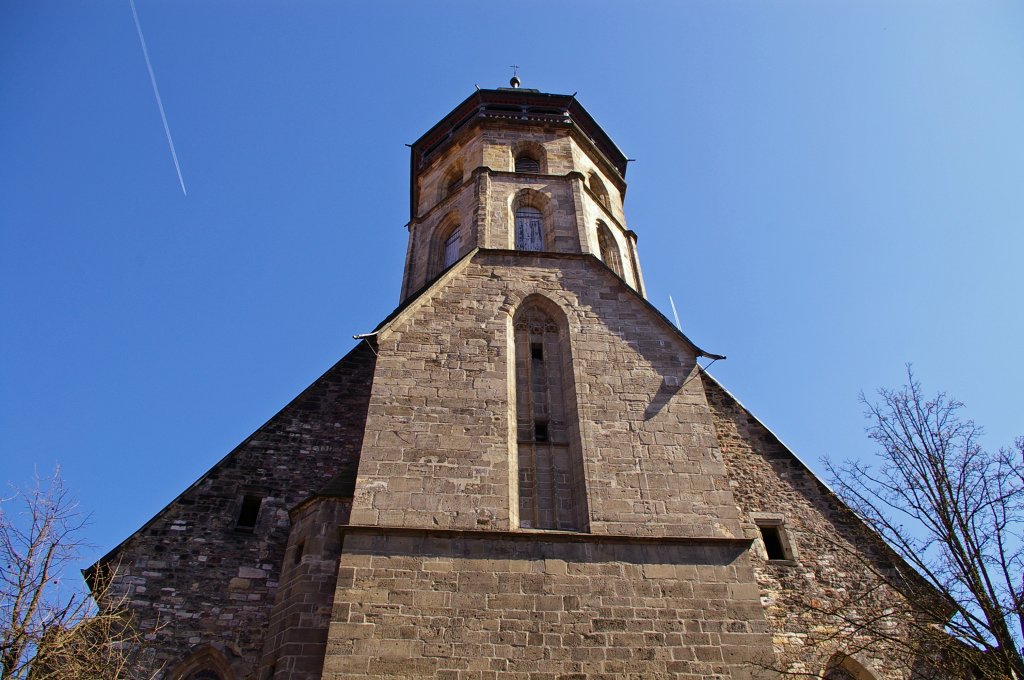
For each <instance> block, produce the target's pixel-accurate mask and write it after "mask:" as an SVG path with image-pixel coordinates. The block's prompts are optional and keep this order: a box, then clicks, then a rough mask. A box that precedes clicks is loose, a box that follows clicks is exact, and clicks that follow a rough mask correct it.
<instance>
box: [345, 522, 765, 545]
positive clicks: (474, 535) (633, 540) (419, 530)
mask: <svg viewBox="0 0 1024 680" xmlns="http://www.w3.org/2000/svg"><path fill="white" fill-rule="evenodd" d="M338 529H339V530H340V531H341V532H342V533H361V534H377V535H379V536H389V535H390V536H437V537H441V538H462V539H477V540H505V541H527V542H533V541H537V540H538V539H541V540H545V541H551V542H558V543H618V544H666V545H714V546H734V547H737V548H748V547H750V545H751V544H752V543H753V542H754V541H753V539H751V538H726V537H720V536H704V537H688V536H632V535H630V534H590V533H581V532H577V531H556V530H545V529H521V530H519V531H499V530H495V529H435V528H433V527H400V526H382V525H377V524H344V525H341V526H339V527H338Z"/></svg>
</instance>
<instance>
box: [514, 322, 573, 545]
mask: <svg viewBox="0 0 1024 680" xmlns="http://www.w3.org/2000/svg"><path fill="white" fill-rule="evenodd" d="M514 327H515V360H516V432H517V436H516V442H517V449H516V450H517V452H518V453H517V456H518V466H519V477H518V495H519V526H520V527H522V528H524V529H560V530H563V531H585V530H586V529H585V527H586V519H585V518H586V515H587V510H586V507H587V506H586V493H585V491H584V484H583V465H582V460H581V458H580V454H579V451H578V446H575V445H574V440H575V438H577V437H578V430H577V429H576V428H575V427H574V425H575V423H574V422H573V420H574V419H575V417H576V416H575V413H576V411H575V408H572V407H571V402H570V399H571V395H572V394H574V390H573V389H572V385H571V380H572V371H571V368H570V367H567V365H566V362H567V359H568V357H567V353H566V349H565V347H564V342H563V341H564V340H565V336H564V329H561V328H560V327H559V324H558V323H557V322H556V321H555V320H554V318H552V317H551V315H549V314H548V313H547V312H545V311H544V309H542V308H541V307H540V306H539V305H537V304H536V303H534V304H527V305H524V308H523V309H521V310H520V311H519V313H517V314H516V317H515V320H514ZM576 443H577V444H578V441H577V442H576Z"/></svg>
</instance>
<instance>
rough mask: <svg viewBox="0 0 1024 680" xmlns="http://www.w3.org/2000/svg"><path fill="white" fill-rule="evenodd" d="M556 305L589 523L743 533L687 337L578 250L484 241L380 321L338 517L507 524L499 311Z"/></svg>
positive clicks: (506, 390)
mask: <svg viewBox="0 0 1024 680" xmlns="http://www.w3.org/2000/svg"><path fill="white" fill-rule="evenodd" d="M531 294H542V295H545V296H547V297H548V299H549V300H551V301H552V302H553V303H554V304H556V305H557V306H559V307H560V308H561V309H562V310H563V312H564V313H565V314H566V316H567V320H568V325H569V329H570V332H569V333H568V334H567V341H568V342H569V343H570V346H569V347H567V348H565V353H564V355H565V356H567V357H570V359H571V361H572V365H573V367H574V370H575V385H576V390H577V398H578V402H579V413H580V420H581V423H580V428H581V440H582V450H583V458H584V465H585V468H586V488H587V496H588V506H589V508H590V513H591V517H590V529H591V531H592V532H593V533H604V534H627V535H649V536H685V537H733V538H737V537H743V536H744V533H743V529H742V526H741V524H740V521H739V510H738V508H737V506H736V502H735V500H734V499H733V497H732V493H731V491H730V487H729V482H728V479H727V477H726V474H725V467H724V465H723V463H722V460H721V455H720V453H719V451H718V444H717V441H716V440H715V436H714V429H713V426H712V421H711V414H710V411H709V410H708V405H707V402H706V400H705V397H704V391H703V388H702V386H701V378H700V375H699V374H697V373H696V372H695V371H694V354H693V350H692V348H691V347H689V346H688V345H687V344H686V343H685V341H683V339H682V338H681V337H680V336H679V335H678V333H676V332H675V331H674V330H673V329H672V328H671V326H669V325H668V324H667V323H666V322H665V321H664V320H663V319H662V318H661V317H660V316H658V315H657V314H656V313H654V312H653V311H652V310H650V309H649V308H647V307H646V306H645V304H644V303H643V302H642V301H641V300H640V299H638V298H637V296H636V294H635V293H634V292H633V291H632V290H630V289H629V288H628V287H627V286H626V285H625V284H624V283H623V282H622V280H621V279H619V278H618V277H617V276H615V275H614V274H613V273H612V272H610V271H609V270H608V269H607V267H605V266H604V265H603V264H602V263H600V262H599V261H598V260H596V259H594V258H593V257H590V256H582V255H576V256H568V255H561V256H559V255H552V254H530V253H520V252H495V251H483V252H479V253H477V254H476V255H475V256H474V257H473V258H472V260H464V261H463V262H462V263H460V265H458V266H456V267H454V268H453V269H452V270H450V271H449V272H448V273H447V274H446V275H445V276H444V277H442V279H441V280H439V281H438V282H437V283H436V284H435V286H434V287H433V288H431V289H430V291H428V292H427V293H425V294H424V295H423V296H422V297H421V298H420V299H418V300H416V301H415V302H414V303H413V304H412V305H410V306H409V307H408V308H407V309H405V310H403V311H402V312H401V313H400V314H399V315H398V316H397V317H396V318H395V319H394V320H392V321H391V322H390V323H389V325H388V326H387V327H386V328H385V329H382V331H381V332H380V333H379V334H378V336H377V338H378V351H379V355H380V356H379V358H378V360H377V377H376V379H375V381H374V388H373V395H372V396H371V400H370V407H369V411H368V416H367V435H366V438H365V440H364V445H363V451H362V454H361V460H360V467H359V486H358V488H357V490H356V495H355V498H354V500H353V509H352V523H353V524H365V525H385V526H404V527H423V528H431V527H436V528H451V529H503V530H504V529H515V528H517V527H516V526H513V519H512V517H511V514H510V510H509V509H510V507H511V506H517V500H516V498H515V495H514V494H515V492H516V490H515V488H514V487H515V484H514V482H513V479H514V478H510V472H512V471H513V469H514V468H512V467H511V466H510V461H512V460H514V458H515V439H514V435H512V434H511V428H512V426H513V425H514V420H513V419H512V417H511V414H512V413H513V412H514V411H513V410H512V409H513V406H514V404H513V403H512V399H513V398H514V395H513V392H514V389H513V385H514V383H513V382H512V381H511V380H510V375H511V373H510V371H511V370H512V369H511V362H510V360H509V357H510V356H511V353H510V346H509V342H510V340H509V337H510V334H511V315H512V314H513V313H514V311H515V308H516V306H517V305H518V304H519V303H520V302H521V301H522V300H524V299H525V298H526V297H527V296H529V295H531Z"/></svg>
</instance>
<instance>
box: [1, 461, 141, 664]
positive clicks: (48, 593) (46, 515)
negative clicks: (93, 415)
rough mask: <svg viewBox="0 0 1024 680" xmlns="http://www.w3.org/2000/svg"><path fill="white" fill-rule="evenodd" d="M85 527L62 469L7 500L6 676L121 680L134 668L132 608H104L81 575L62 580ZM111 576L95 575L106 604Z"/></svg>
mask: <svg viewBox="0 0 1024 680" xmlns="http://www.w3.org/2000/svg"><path fill="white" fill-rule="evenodd" d="M85 523H86V517H85V515H84V514H83V513H82V512H81V511H80V510H79V507H78V503H77V502H76V501H75V499H74V498H73V497H72V496H71V494H70V493H69V492H68V491H67V489H65V488H64V485H63V483H62V481H61V478H60V471H59V470H58V471H56V472H55V473H54V474H53V475H52V476H51V477H50V478H48V479H38V478H37V479H36V481H35V484H34V485H33V486H32V487H29V488H23V489H16V490H15V492H14V494H13V495H12V496H11V497H9V498H6V499H3V500H0V568H2V570H0V678H4V679H8V678H9V679H10V680H15V679H18V680H51V679H53V680H56V679H57V678H61V679H68V678H96V679H99V680H114V679H117V678H125V677H128V676H129V673H130V672H132V671H133V670H134V666H135V660H134V652H135V650H136V648H137V645H136V644H135V642H136V641H137V635H136V633H135V632H134V631H133V629H132V627H131V625H130V620H129V617H128V616H127V611H126V609H125V608H124V607H123V606H122V605H121V603H119V602H117V601H116V599H115V601H113V602H111V603H110V604H106V603H105V605H104V607H103V608H102V609H100V608H98V607H97V606H96V604H95V600H93V599H92V597H90V596H89V595H88V594H87V593H86V592H85V590H84V588H83V586H84V584H79V583H78V579H77V574H76V575H75V576H76V577H75V579H74V581H73V582H72V583H65V582H64V581H63V575H64V572H65V571H66V569H68V568H69V567H70V566H71V565H72V563H73V562H74V561H75V560H76V559H77V558H78V555H79V552H80V550H81V548H82V547H83V543H82V530H83V528H84V526H85ZM106 576H109V575H99V574H97V575H94V576H93V584H94V587H93V594H94V595H95V596H96V597H97V599H98V600H100V601H105V599H104V597H103V596H102V593H103V592H105V590H106V587H107V585H108V584H109V581H110V579H109V578H108V577H106ZM97 593H100V594H99V595H97ZM108 599H114V598H108Z"/></svg>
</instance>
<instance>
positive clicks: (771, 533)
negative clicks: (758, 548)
mask: <svg viewBox="0 0 1024 680" xmlns="http://www.w3.org/2000/svg"><path fill="white" fill-rule="evenodd" d="M758 529H760V530H761V540H762V541H764V549H765V552H767V553H768V559H770V560H787V559H789V556H788V555H786V550H785V548H784V547H783V544H782V531H781V528H780V527H779V526H759V527H758Z"/></svg>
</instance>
